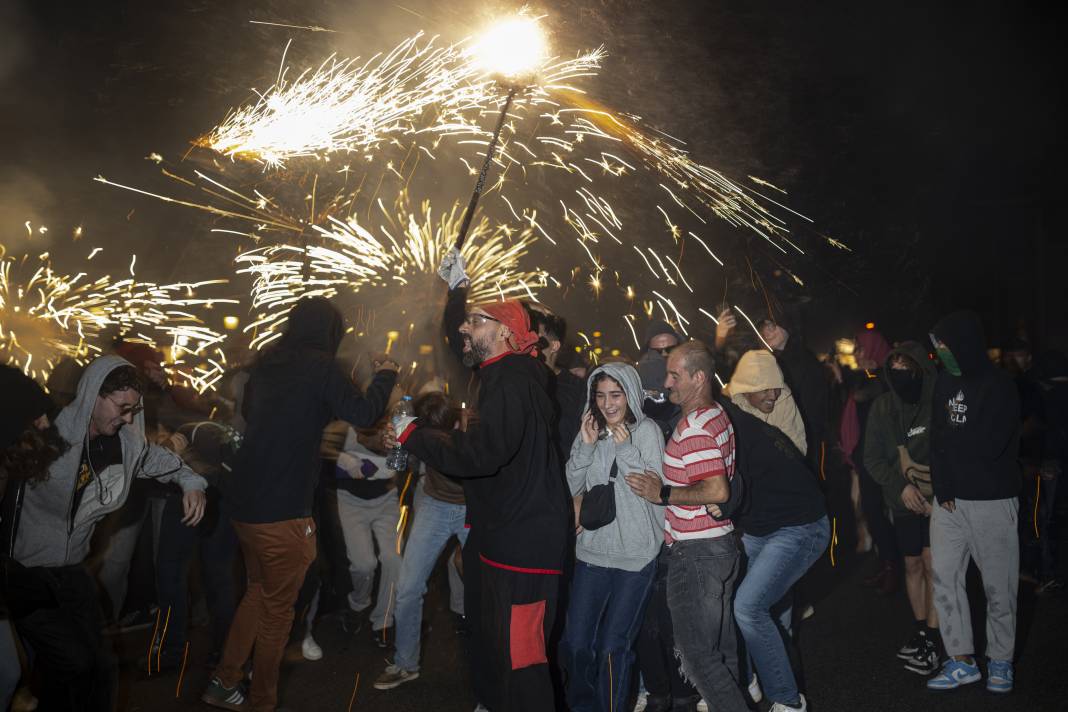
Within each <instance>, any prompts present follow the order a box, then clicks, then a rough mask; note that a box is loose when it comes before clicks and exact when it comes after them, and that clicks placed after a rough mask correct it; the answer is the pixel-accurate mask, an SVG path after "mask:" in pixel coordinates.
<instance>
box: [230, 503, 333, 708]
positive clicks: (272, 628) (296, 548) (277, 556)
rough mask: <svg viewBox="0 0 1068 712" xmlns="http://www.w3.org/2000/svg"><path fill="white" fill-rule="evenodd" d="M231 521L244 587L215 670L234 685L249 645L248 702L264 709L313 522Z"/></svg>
mask: <svg viewBox="0 0 1068 712" xmlns="http://www.w3.org/2000/svg"><path fill="white" fill-rule="evenodd" d="M233 524H234V531H236V532H237V539H238V541H239V542H240V543H241V553H242V554H244V556H245V570H246V571H247V572H248V587H247V589H246V590H245V597H244V598H242V599H241V604H240V605H239V606H238V607H237V613H235V614H234V621H233V623H231V625H230V633H229V634H228V635H227V636H226V647H225V648H223V656H222V661H221V662H220V663H219V667H218V668H217V669H216V670H215V674H216V676H217V677H218V678H219V680H220V681H221V682H222V684H224V685H226V686H227V687H233V686H234V685H236V684H237V683H238V682H240V681H241V678H242V677H243V671H242V668H243V667H244V665H245V661H246V660H248V658H249V655H251V654H252V652H253V647H254V646H255V655H254V656H253V658H252V673H253V674H252V689H251V691H250V695H249V706H250V707H251V708H252V709H253V710H256V711H257V712H260V711H261V710H262V711H264V712H268V711H270V710H274V708H275V705H276V704H277V702H278V671H279V668H280V667H281V664H282V654H283V653H284V652H285V647H286V642H287V641H288V640H289V629H290V627H291V626H292V624H293V604H294V603H295V602H296V600H297V594H298V593H299V592H300V586H301V584H302V583H303V581H304V574H305V573H307V571H308V566H310V565H311V563H312V561H313V560H314V559H315V522H314V521H313V520H312V519H311V518H310V517H305V518H302V519H287V520H286V521H283V522H271V523H269V524H246V523H244V522H234V523H233Z"/></svg>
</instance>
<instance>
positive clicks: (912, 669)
mask: <svg viewBox="0 0 1068 712" xmlns="http://www.w3.org/2000/svg"><path fill="white" fill-rule="evenodd" d="M905 669H906V670H908V671H909V672H914V673H916V674H917V675H924V676H927V675H933V674H934V673H936V672H938V666H937V665H936V666H935V667H931V668H921V667H920V666H918V665H906V666H905Z"/></svg>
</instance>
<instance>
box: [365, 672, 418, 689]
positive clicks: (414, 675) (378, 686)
mask: <svg viewBox="0 0 1068 712" xmlns="http://www.w3.org/2000/svg"><path fill="white" fill-rule="evenodd" d="M418 677H419V673H417V672H413V673H409V674H408V676H407V677H405V678H401V679H399V680H396V681H394V682H376V683H375V685H374V687H375V689H376V690H392V689H393V688H394V687H400V686H401V685H403V684H404V683H406V682H411V681H412V680H415V679H417V678H418Z"/></svg>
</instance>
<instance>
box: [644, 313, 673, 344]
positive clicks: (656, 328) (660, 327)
mask: <svg viewBox="0 0 1068 712" xmlns="http://www.w3.org/2000/svg"><path fill="white" fill-rule="evenodd" d="M661 334H671V335H672V336H674V337H675V340H676V341H678V342H679V343H680V344H681V343H682V337H681V336H679V332H677V331H675V329H674V328H673V327H672V326H671V324H669V323H667V322H666V321H664V320H662V319H654V320H653V321H651V322H649V325H648V326H647V327H645V345H644V347H643V349H644V350H645V351H648V350H649V342H650V341H652V340H653V339H654V338H655V337H657V336H660V335H661Z"/></svg>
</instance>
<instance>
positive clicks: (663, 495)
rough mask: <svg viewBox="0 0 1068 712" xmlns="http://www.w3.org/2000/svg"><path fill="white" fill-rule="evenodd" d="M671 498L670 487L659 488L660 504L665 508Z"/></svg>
mask: <svg viewBox="0 0 1068 712" xmlns="http://www.w3.org/2000/svg"><path fill="white" fill-rule="evenodd" d="M670 498H671V485H663V486H662V487H661V488H660V504H662V505H664V506H665V507H666V506H667V505H668V504H669V502H668V500H669V499H670Z"/></svg>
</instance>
